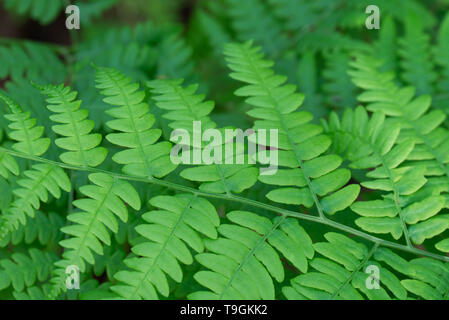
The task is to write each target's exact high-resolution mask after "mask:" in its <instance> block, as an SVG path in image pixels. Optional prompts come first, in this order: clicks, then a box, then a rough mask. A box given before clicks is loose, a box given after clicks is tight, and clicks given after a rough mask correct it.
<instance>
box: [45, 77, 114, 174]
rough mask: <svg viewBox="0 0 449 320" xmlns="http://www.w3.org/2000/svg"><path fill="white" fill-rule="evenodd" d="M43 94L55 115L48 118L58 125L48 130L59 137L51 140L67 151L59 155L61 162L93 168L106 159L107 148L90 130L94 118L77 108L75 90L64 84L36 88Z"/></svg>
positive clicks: (79, 102) (97, 135) (78, 101)
mask: <svg viewBox="0 0 449 320" xmlns="http://www.w3.org/2000/svg"><path fill="white" fill-rule="evenodd" d="M39 89H41V91H42V93H43V94H45V95H47V96H48V98H47V103H49V105H47V108H48V109H49V110H50V111H51V112H54V113H55V114H54V115H52V116H50V119H51V120H52V121H54V122H56V123H60V124H58V125H54V126H53V127H52V130H53V131H54V132H55V133H57V134H58V135H60V136H63V138H58V139H56V140H55V143H56V145H57V146H58V147H60V148H62V149H65V150H68V152H64V153H62V154H61V155H60V156H59V157H60V158H61V160H62V161H64V162H65V163H68V164H71V165H76V166H91V167H95V166H98V165H99V164H101V163H102V162H103V161H104V159H105V158H106V154H107V150H106V149H105V148H103V147H98V145H99V144H100V143H101V140H102V137H101V135H100V134H98V133H91V131H92V129H93V128H94V121H92V120H89V119H87V117H88V115H89V114H88V112H87V110H85V109H80V106H81V101H80V100H75V99H76V96H77V94H78V93H77V92H76V91H71V89H70V87H66V86H64V85H56V86H55V85H47V86H42V87H39Z"/></svg>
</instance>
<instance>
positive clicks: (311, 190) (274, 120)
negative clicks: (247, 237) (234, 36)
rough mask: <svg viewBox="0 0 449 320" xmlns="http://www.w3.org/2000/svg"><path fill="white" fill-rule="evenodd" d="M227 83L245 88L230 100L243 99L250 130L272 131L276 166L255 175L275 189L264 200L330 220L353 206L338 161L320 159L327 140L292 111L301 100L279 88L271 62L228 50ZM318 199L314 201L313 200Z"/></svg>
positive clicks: (240, 48) (353, 191)
mask: <svg viewBox="0 0 449 320" xmlns="http://www.w3.org/2000/svg"><path fill="white" fill-rule="evenodd" d="M226 56H227V61H228V65H229V68H230V69H231V70H232V71H234V72H233V73H231V77H232V78H234V79H236V80H239V81H242V82H245V83H247V84H248V85H247V86H244V87H242V88H240V89H238V90H237V91H236V92H235V94H236V95H238V96H245V97H249V98H247V99H246V100H245V101H246V103H248V104H249V105H251V106H253V107H254V108H253V109H252V110H250V111H249V112H248V114H249V115H250V116H251V117H254V118H256V119H260V120H257V121H255V126H254V129H255V130H257V129H274V128H276V129H278V130H279V133H278V134H279V142H278V143H279V146H276V145H274V144H273V143H272V142H271V141H270V143H271V144H272V145H271V144H270V145H269V146H272V147H278V148H279V160H278V161H279V165H280V166H281V167H282V169H279V170H277V172H276V173H275V174H271V175H266V176H264V175H261V176H259V180H260V181H262V182H263V183H266V184H270V185H275V186H280V187H281V188H278V189H275V190H273V191H270V192H269V193H268V194H267V198H268V199H270V200H272V201H275V202H280V203H287V204H296V205H304V206H305V207H312V206H313V205H316V207H317V209H318V211H319V212H320V214H322V211H324V212H326V213H328V214H334V213H335V212H337V211H340V210H343V209H345V208H346V207H348V206H349V205H351V203H352V202H353V201H354V200H355V198H356V197H357V195H358V193H359V191H360V188H359V186H357V185H348V186H347V187H345V188H343V189H341V188H342V187H344V186H345V184H346V183H347V182H348V181H349V179H350V178H351V173H350V171H349V170H347V169H339V168H338V167H339V166H340V164H341V159H340V157H338V156H334V155H324V152H326V150H327V149H328V148H329V146H330V144H331V140H330V139H329V137H327V136H326V135H324V134H322V132H323V128H322V127H321V126H319V125H316V124H312V123H310V122H311V120H312V119H313V116H312V115H311V114H310V113H308V112H301V111H296V110H297V109H298V107H299V106H300V105H301V104H302V101H303V99H304V96H303V95H302V94H300V93H296V92H295V90H296V87H295V86H294V85H289V84H286V85H283V83H284V82H285V81H286V80H287V79H286V78H285V77H284V76H279V75H275V74H274V72H273V71H272V70H271V69H270V67H271V66H272V64H273V63H272V62H271V61H269V60H264V59H263V55H262V54H261V53H260V49H259V48H257V47H253V46H252V45H251V42H248V43H246V44H229V45H227V47H226ZM319 196H320V197H323V199H321V201H320V200H318V197H319Z"/></svg>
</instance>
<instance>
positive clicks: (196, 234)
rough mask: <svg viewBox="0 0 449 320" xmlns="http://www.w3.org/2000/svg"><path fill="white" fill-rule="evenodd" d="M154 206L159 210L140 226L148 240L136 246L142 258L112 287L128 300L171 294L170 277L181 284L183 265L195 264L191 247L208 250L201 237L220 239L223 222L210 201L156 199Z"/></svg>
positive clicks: (146, 215) (128, 261) (184, 197)
mask: <svg viewBox="0 0 449 320" xmlns="http://www.w3.org/2000/svg"><path fill="white" fill-rule="evenodd" d="M150 204H151V205H152V206H154V207H156V208H158V209H159V210H153V211H150V212H147V213H144V214H143V216H142V218H143V220H144V221H145V222H146V223H144V224H140V225H138V226H137V227H136V230H137V232H138V233H139V234H140V235H141V236H142V237H143V238H144V239H143V240H142V241H140V242H139V243H138V244H136V245H134V246H133V247H132V252H133V253H134V254H135V255H137V256H138V257H130V258H128V259H126V260H125V264H126V265H127V266H128V267H129V268H131V269H132V271H126V270H125V271H119V272H118V273H117V274H116V275H115V278H116V279H117V280H119V281H120V283H119V284H118V285H116V286H114V287H113V288H112V290H113V291H114V292H116V293H117V294H119V295H120V296H122V297H123V298H126V299H157V298H158V292H159V293H160V294H161V295H163V296H168V294H169V284H168V281H167V280H168V279H167V275H168V276H170V278H171V279H173V280H174V281H176V282H181V281H182V277H183V272H182V269H181V266H180V265H179V262H182V263H183V264H192V263H193V257H192V255H191V253H190V251H189V247H190V248H192V249H193V250H194V251H196V252H203V251H204V244H203V240H202V238H201V236H200V234H201V235H204V236H206V237H208V238H212V239H215V238H217V231H216V227H217V226H218V225H219V223H220V220H219V218H218V215H217V212H216V210H215V208H214V206H213V205H212V204H211V203H210V202H209V201H207V200H205V199H202V198H198V197H196V196H194V195H190V194H178V195H176V196H156V197H154V198H152V199H151V200H150Z"/></svg>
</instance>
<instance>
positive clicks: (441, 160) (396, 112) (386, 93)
mask: <svg viewBox="0 0 449 320" xmlns="http://www.w3.org/2000/svg"><path fill="white" fill-rule="evenodd" d="M381 65H382V63H381V62H380V61H378V60H377V59H373V58H372V57H369V56H366V55H357V58H356V60H355V61H353V62H351V66H352V69H351V71H350V76H351V78H352V80H353V81H354V83H355V84H356V85H357V86H358V87H360V88H362V89H363V90H365V92H364V93H362V94H361V95H360V96H359V97H358V100H359V101H361V102H365V103H367V106H366V108H367V110H369V111H371V112H376V111H381V112H383V113H385V114H386V115H387V116H390V117H392V119H391V120H392V121H397V122H399V123H400V126H401V127H402V130H401V136H400V137H399V139H400V140H401V141H403V140H404V139H406V138H410V139H412V141H413V142H414V143H415V144H416V146H415V148H414V150H413V152H412V153H411V154H410V156H409V157H408V160H412V161H417V165H418V166H422V165H423V164H424V162H422V161H423V160H425V161H426V163H425V165H426V167H427V170H426V171H427V172H426V175H431V176H445V178H446V179H449V165H448V163H449V151H447V150H448V146H449V140H448V139H447V138H448V137H449V132H448V131H447V130H446V129H444V128H443V127H442V126H440V125H441V124H442V123H443V122H444V120H445V118H446V116H445V114H444V113H443V112H442V111H441V110H431V109H430V106H431V97H430V96H428V95H422V96H419V97H417V98H413V97H414V93H415V90H414V88H412V87H405V88H399V87H398V86H397V85H396V84H395V83H394V74H393V73H390V72H384V73H382V72H379V70H378V68H379V67H380V66H381Z"/></svg>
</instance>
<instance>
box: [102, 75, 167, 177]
mask: <svg viewBox="0 0 449 320" xmlns="http://www.w3.org/2000/svg"><path fill="white" fill-rule="evenodd" d="M96 82H97V88H98V89H101V90H102V91H101V94H102V95H104V96H105V97H106V98H104V99H103V100H104V102H106V103H108V104H110V105H113V106H117V107H116V108H113V109H109V110H108V111H107V113H108V114H109V115H110V116H112V117H114V118H115V120H111V121H108V122H107V123H106V124H107V125H108V126H109V127H110V128H111V129H112V130H114V131H118V132H119V133H116V132H114V133H110V134H108V135H107V136H106V139H107V140H108V141H109V142H111V143H113V144H115V145H118V146H121V147H125V148H127V150H124V151H119V152H117V153H116V154H115V155H114V156H113V157H112V159H113V160H114V161H115V162H117V163H119V164H123V165H124V167H123V172H125V173H127V174H130V175H133V176H140V177H158V178H159V177H163V176H166V175H167V174H169V173H170V172H172V171H173V170H174V169H175V168H176V165H175V164H173V163H172V161H171V160H170V156H169V154H170V149H171V144H170V143H169V142H159V143H156V141H157V140H158V139H159V137H160V136H161V134H162V133H161V130H160V129H151V127H152V126H153V124H154V122H155V118H154V116H153V115H152V114H150V113H149V106H148V104H147V103H145V102H144V99H145V92H144V91H138V89H139V85H138V84H137V83H131V79H130V78H128V77H126V76H125V75H123V74H122V73H120V72H119V71H117V70H115V69H111V68H98V69H97V74H96Z"/></svg>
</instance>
